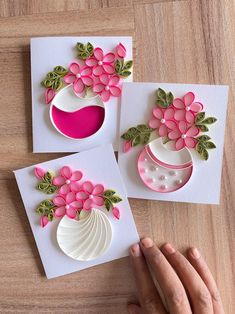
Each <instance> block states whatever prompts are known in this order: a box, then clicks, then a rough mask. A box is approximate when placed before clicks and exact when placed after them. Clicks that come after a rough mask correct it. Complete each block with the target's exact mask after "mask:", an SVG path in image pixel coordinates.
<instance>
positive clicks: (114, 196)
mask: <svg viewBox="0 0 235 314" xmlns="http://www.w3.org/2000/svg"><path fill="white" fill-rule="evenodd" d="M110 201H111V202H112V203H114V204H117V203H120V202H121V201H122V199H121V197H119V196H118V195H113V196H111V197H110Z"/></svg>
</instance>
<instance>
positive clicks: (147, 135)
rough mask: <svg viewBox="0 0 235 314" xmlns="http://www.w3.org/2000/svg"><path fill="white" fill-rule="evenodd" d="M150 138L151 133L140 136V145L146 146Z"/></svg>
mask: <svg viewBox="0 0 235 314" xmlns="http://www.w3.org/2000/svg"><path fill="white" fill-rule="evenodd" d="M150 136H151V133H148V134H144V135H143V136H142V143H143V144H144V145H145V144H148V142H149V140H150Z"/></svg>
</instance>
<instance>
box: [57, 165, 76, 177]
mask: <svg viewBox="0 0 235 314" xmlns="http://www.w3.org/2000/svg"><path fill="white" fill-rule="evenodd" d="M72 173H73V172H72V169H71V168H70V167H68V166H64V167H62V168H61V169H60V174H61V175H62V177H64V178H66V179H70V178H71V177H72Z"/></svg>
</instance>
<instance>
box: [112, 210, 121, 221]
mask: <svg viewBox="0 0 235 314" xmlns="http://www.w3.org/2000/svg"><path fill="white" fill-rule="evenodd" d="M112 213H113V216H114V217H115V218H116V219H118V220H119V219H120V211H119V209H118V208H117V207H113V209H112Z"/></svg>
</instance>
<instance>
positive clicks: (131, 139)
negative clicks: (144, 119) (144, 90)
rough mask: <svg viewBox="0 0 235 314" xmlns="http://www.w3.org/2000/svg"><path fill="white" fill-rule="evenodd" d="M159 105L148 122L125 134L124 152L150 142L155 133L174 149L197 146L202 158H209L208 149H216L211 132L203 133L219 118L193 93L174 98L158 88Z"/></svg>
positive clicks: (123, 136) (157, 100)
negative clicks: (207, 114)
mask: <svg viewBox="0 0 235 314" xmlns="http://www.w3.org/2000/svg"><path fill="white" fill-rule="evenodd" d="M156 96H157V99H156V107H155V108H153V111H152V117H151V119H150V120H149V123H148V125H144V124H141V125H138V126H137V127H132V128H130V129H129V130H128V131H127V132H125V133H124V134H123V135H122V138H123V139H124V140H125V142H124V152H127V151H128V150H130V149H131V147H132V146H137V145H139V144H143V145H145V144H147V143H148V142H149V140H150V136H151V134H152V133H153V132H156V134H157V136H159V137H162V138H163V142H164V143H166V142H168V141H172V142H173V143H174V147H175V150H181V149H182V148H184V147H187V148H194V149H196V151H197V152H198V153H199V155H200V156H201V158H202V159H204V160H207V159H208V157H209V154H208V149H213V148H215V147H216V146H215V144H214V143H213V142H211V141H210V137H209V136H208V135H200V136H198V135H199V134H200V133H201V132H207V131H209V128H208V125H210V124H213V123H215V122H216V120H217V119H216V118H214V117H207V118H206V116H205V112H204V111H203V104H202V103H201V102H198V101H195V95H194V93H193V92H188V93H187V94H185V95H184V96H183V98H182V99H181V98H174V96H173V94H172V93H171V92H169V93H166V92H165V91H164V90H163V89H161V88H159V89H158V90H157V93H156Z"/></svg>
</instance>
